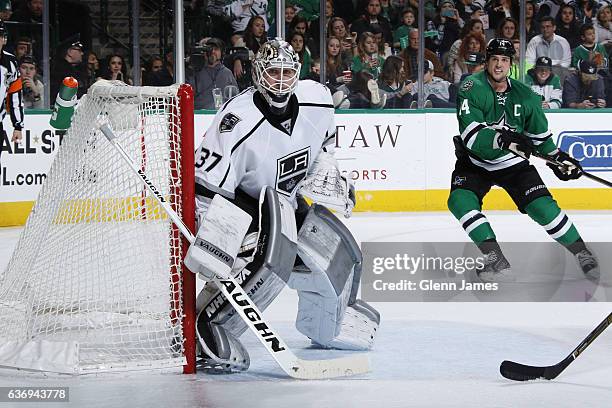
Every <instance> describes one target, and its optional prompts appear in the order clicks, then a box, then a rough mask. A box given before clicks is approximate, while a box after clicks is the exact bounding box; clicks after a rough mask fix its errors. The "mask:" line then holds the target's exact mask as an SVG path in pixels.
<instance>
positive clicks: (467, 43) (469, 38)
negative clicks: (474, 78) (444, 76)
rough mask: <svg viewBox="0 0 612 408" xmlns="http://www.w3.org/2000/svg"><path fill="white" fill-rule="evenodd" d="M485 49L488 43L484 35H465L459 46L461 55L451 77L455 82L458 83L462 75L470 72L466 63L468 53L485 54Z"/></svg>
mask: <svg viewBox="0 0 612 408" xmlns="http://www.w3.org/2000/svg"><path fill="white" fill-rule="evenodd" d="M485 49H486V44H485V40H484V37H483V36H482V35H480V34H478V33H474V34H468V35H466V36H465V38H464V39H463V41H462V42H461V46H460V47H459V56H458V57H457V59H456V60H455V63H454V65H453V70H452V72H453V76H452V77H451V80H452V81H453V83H455V84H458V83H459V82H460V80H461V76H462V75H463V74H466V73H468V72H469V71H468V66H467V64H466V59H467V55H468V54H469V53H473V52H479V53H481V54H484V52H485Z"/></svg>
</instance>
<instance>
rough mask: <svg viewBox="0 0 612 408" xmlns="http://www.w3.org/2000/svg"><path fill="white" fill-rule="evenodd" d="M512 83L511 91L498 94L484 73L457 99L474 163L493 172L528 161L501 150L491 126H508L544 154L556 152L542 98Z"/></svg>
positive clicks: (463, 136) (472, 78)
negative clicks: (522, 135)
mask: <svg viewBox="0 0 612 408" xmlns="http://www.w3.org/2000/svg"><path fill="white" fill-rule="evenodd" d="M508 81H509V82H510V84H509V87H508V90H507V91H506V92H503V93H499V94H496V92H495V91H494V90H493V88H492V87H491V85H490V84H489V82H488V80H487V77H486V72H485V71H481V72H479V73H477V74H474V75H471V76H469V77H467V78H466V79H465V80H464V81H463V82H462V84H461V86H460V89H459V94H458V97H457V120H458V121H459V131H460V132H461V139H462V140H463V143H464V144H465V146H467V148H468V150H469V151H470V152H471V153H472V154H470V160H471V161H472V163H474V164H475V165H477V166H479V167H482V168H484V169H485V170H489V171H493V170H501V169H505V168H508V167H510V166H513V165H515V164H518V163H521V162H522V161H524V159H522V158H520V157H518V156H516V155H515V154H513V153H511V152H508V151H507V150H502V149H500V148H498V146H497V143H496V137H495V136H496V132H495V130H493V129H490V128H488V126H504V127H506V128H510V129H513V130H514V131H515V132H517V133H522V134H524V135H525V136H528V137H529V138H531V140H532V141H533V144H534V145H535V146H536V150H537V151H538V152H540V153H542V154H548V153H550V152H552V151H553V150H555V149H556V146H555V144H554V142H553V141H552V139H551V133H550V132H549V131H548V121H547V120H546V116H544V112H543V110H542V105H541V103H542V102H541V97H540V96H539V95H536V94H535V93H534V92H533V91H532V90H531V89H530V88H529V87H528V86H526V85H524V84H522V83H520V82H519V81H516V80H514V79H508Z"/></svg>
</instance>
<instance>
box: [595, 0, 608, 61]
mask: <svg viewBox="0 0 612 408" xmlns="http://www.w3.org/2000/svg"><path fill="white" fill-rule="evenodd" d="M595 41H597V42H598V43H600V44H603V45H604V46H605V47H606V48H608V51H610V50H609V48H610V47H611V46H612V6H611V5H610V4H606V5H604V6H601V8H600V9H599V11H597V18H596V21H595ZM608 54H610V52H608Z"/></svg>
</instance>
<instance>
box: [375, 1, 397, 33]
mask: <svg viewBox="0 0 612 408" xmlns="http://www.w3.org/2000/svg"><path fill="white" fill-rule="evenodd" d="M380 8H381V12H380V15H381V16H382V17H384V18H386V19H387V21H388V22H389V24H390V25H391V27H397V25H398V24H399V23H400V21H399V19H400V10H398V9H396V8H395V7H394V6H393V4H392V3H391V0H380Z"/></svg>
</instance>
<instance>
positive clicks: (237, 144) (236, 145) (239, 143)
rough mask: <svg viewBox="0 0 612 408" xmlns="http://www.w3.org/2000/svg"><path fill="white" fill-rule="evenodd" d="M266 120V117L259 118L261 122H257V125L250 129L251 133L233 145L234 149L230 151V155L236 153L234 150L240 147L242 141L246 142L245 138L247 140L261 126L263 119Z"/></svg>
mask: <svg viewBox="0 0 612 408" xmlns="http://www.w3.org/2000/svg"><path fill="white" fill-rule="evenodd" d="M264 120H266V118H261V119H259V122H257V124H256V125H255V126H253V129H251V130H250V131H249V133H247V134H246V136H244V137H243V138H242V139H240V140H239V141H238V142H237V143H236V144H235V145H234V146H233V147H232V150H231V151H230V155H232V154H234V152H235V151H236V149H238V147H240V145H241V144H242V143H244V141H245V140H247V139H248V138H249V137H250V136H251V135H252V134H253V133H254V132H255V131H256V130H257V128H258V127H259V125H261V124H262V123H263V121H264Z"/></svg>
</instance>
